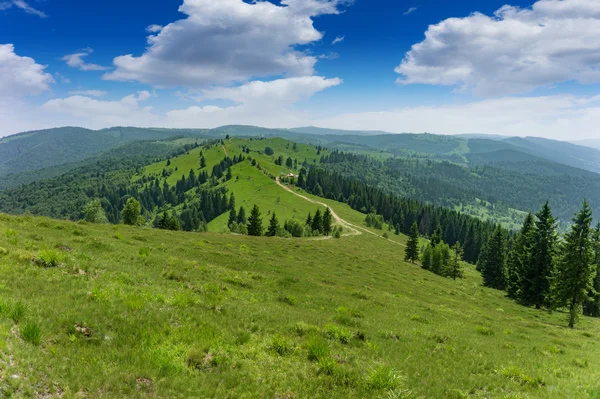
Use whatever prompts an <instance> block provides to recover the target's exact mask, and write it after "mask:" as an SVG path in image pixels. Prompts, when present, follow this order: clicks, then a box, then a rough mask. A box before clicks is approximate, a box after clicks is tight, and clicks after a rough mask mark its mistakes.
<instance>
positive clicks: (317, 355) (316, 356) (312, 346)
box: [306, 340, 329, 362]
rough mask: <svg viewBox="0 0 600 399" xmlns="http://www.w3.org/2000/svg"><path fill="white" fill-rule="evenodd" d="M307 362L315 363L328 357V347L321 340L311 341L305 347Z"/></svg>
mask: <svg viewBox="0 0 600 399" xmlns="http://www.w3.org/2000/svg"><path fill="white" fill-rule="evenodd" d="M306 349H307V350H308V360H310V361H312V362H315V361H318V360H320V359H323V358H326V357H328V356H329V346H328V345H327V343H326V342H323V341H321V340H312V341H310V342H309V343H308V344H307V345H306Z"/></svg>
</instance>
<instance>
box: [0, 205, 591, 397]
mask: <svg viewBox="0 0 600 399" xmlns="http://www.w3.org/2000/svg"><path fill="white" fill-rule="evenodd" d="M0 225H1V230H0V233H1V234H0V247H3V248H5V249H6V250H7V251H8V253H7V254H5V255H0V303H3V304H9V305H12V307H13V308H14V304H15V303H17V302H21V303H23V304H25V305H26V307H27V311H26V316H25V319H24V320H23V321H21V325H24V324H27V322H28V320H36V321H38V323H39V325H40V326H41V328H42V331H43V340H42V344H41V345H40V346H33V345H31V344H29V343H26V342H24V341H23V340H22V339H21V338H20V333H19V327H18V326H15V325H14V323H13V322H12V321H11V320H10V318H9V317H8V316H7V313H9V312H7V311H3V313H2V314H1V315H0V376H2V377H0V396H1V395H4V396H7V397H10V396H11V395H13V396H16V397H24V396H29V395H32V396H34V395H36V394H38V395H39V394H41V393H50V394H52V393H54V394H55V393H56V392H58V391H60V392H63V394H64V396H65V397H74V396H76V393H78V392H79V393H80V394H81V396H86V395H87V396H90V397H98V396H102V397H123V396H128V397H192V396H193V397H220V398H221V397H231V398H233V397H236V398H238V397H240V398H241V397H253V398H254V397H256V398H273V397H287V398H291V397H295V398H314V397H320V398H359V397H379V396H380V395H384V394H385V389H380V388H378V386H379V387H381V385H376V386H372V385H369V384H368V381H369V377H370V375H371V374H372V373H373V370H375V369H377V368H378V367H380V366H382V365H385V366H387V367H390V368H393V369H394V370H396V371H397V372H401V373H402V375H404V376H405V380H404V383H403V385H404V386H405V387H406V388H409V389H411V390H412V391H413V393H414V397H440V398H441V397H486V398H487V397H494V398H499V397H505V396H503V395H508V394H514V395H515V396H511V397H536V398H537V397H540V398H573V397H581V398H583V397H589V396H591V395H592V393H595V394H598V393H599V392H598V391H597V390H596V388H595V387H596V385H597V380H598V377H599V375H598V374H599V372H598V368H599V367H600V356H599V355H600V350H599V348H598V335H599V334H600V326H599V324H598V321H597V320H592V319H588V318H584V319H583V320H582V324H581V326H580V327H579V328H578V329H577V330H574V331H571V330H568V329H566V328H564V324H565V323H564V319H565V316H564V315H563V314H560V313H556V314H554V315H549V314H547V313H544V312H539V311H535V310H532V309H527V308H524V307H521V306H518V305H516V304H513V303H512V302H510V301H508V300H506V299H505V298H504V297H503V295H502V293H500V292H498V291H494V290H488V289H485V288H482V287H481V281H480V278H479V276H478V275H477V273H476V272H474V271H472V270H469V271H468V272H467V278H466V279H464V280H461V281H456V282H455V281H452V280H448V279H444V278H441V277H438V276H435V275H433V274H431V273H428V272H425V271H423V270H421V269H419V268H418V267H416V266H413V265H409V264H406V263H404V262H403V261H402V253H401V251H399V250H398V246H397V245H394V244H392V243H388V242H386V241H385V240H381V239H379V238H377V237H374V236H370V235H366V234H363V235H361V236H353V237H344V238H342V239H339V240H326V241H314V240H304V239H301V240H292V239H289V240H285V239H269V238H250V237H241V236H232V235H218V234H214V233H207V234H195V233H173V232H164V231H156V230H151V229H143V228H130V227H125V226H119V227H118V228H117V227H112V226H93V225H86V224H74V223H70V222H62V221H51V220H49V219H44V218H32V217H25V216H24V217H9V216H4V215H0ZM47 248H50V249H55V248H59V249H55V250H56V251H60V252H61V254H62V256H63V257H64V259H63V263H64V265H62V266H59V267H57V268H48V269H45V268H41V267H39V266H37V265H36V264H34V263H33V262H32V261H31V259H32V258H34V257H35V256H38V255H39V254H40V252H41V251H42V250H44V249H47ZM140 253H141V254H144V253H148V254H149V255H147V256H143V255H140ZM79 270H82V272H80V271H79ZM9 307H10V306H9ZM4 308H6V306H5V305H3V309H4ZM298 323H304V324H300V325H298ZM76 324H77V325H79V326H84V327H85V328H87V329H89V331H91V336H90V337H86V336H84V335H83V334H82V333H80V332H77V331H76V330H75V329H74V326H75V325H76ZM336 329H337V331H346V332H347V333H348V334H350V335H352V334H355V333H356V332H359V331H360V332H362V333H364V335H365V336H366V342H363V341H361V340H359V339H356V338H351V339H350V342H349V343H348V344H342V343H340V342H339V340H335V339H329V338H328V334H327V331H335V330H336ZM86 331H87V330H86ZM310 342H320V343H321V344H322V345H324V346H325V347H326V348H327V351H328V352H329V354H330V358H331V359H333V370H334V371H333V374H332V375H328V374H326V373H324V372H319V365H318V364H317V363H316V362H311V361H309V360H308V358H307V354H308V349H307V348H308V345H309V343H310ZM276 349H279V353H278V351H277V350H276ZM194 362H196V363H197V364H199V368H200V370H197V369H194V368H192V367H190V364H196V363H194ZM9 376H10V377H9ZM13 376H14V377H13ZM536 378H539V379H541V380H542V381H543V384H544V385H542V386H539V385H538V384H536V383H534V382H529V381H531V380H533V379H536ZM82 393H85V394H86V395H84V394H82ZM278 395H279V396H278ZM286 395H287V396H286ZM469 395H471V396H469ZM516 395H519V396H516Z"/></svg>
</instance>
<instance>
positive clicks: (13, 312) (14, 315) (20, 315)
mask: <svg viewBox="0 0 600 399" xmlns="http://www.w3.org/2000/svg"><path fill="white" fill-rule="evenodd" d="M25 314H27V306H26V305H25V304H24V303H23V302H21V301H19V302H17V303H15V304H14V305H13V306H12V307H11V309H10V311H9V317H10V318H11V319H12V321H13V322H15V323H17V324H19V323H20V322H21V320H23V319H24V318H25Z"/></svg>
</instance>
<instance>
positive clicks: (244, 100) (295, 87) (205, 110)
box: [167, 76, 342, 127]
mask: <svg viewBox="0 0 600 399" xmlns="http://www.w3.org/2000/svg"><path fill="white" fill-rule="evenodd" d="M341 83H342V80H341V79H338V78H334V79H326V78H323V77H321V76H303V77H296V78H288V79H278V80H273V81H270V82H262V81H254V82H250V83H247V84H244V85H241V86H238V87H221V88H213V89H210V90H204V91H203V92H202V94H201V95H200V96H199V98H198V100H228V101H231V102H233V103H234V104H235V105H233V106H230V107H217V106H214V105H207V106H204V107H199V106H192V107H189V108H187V109H182V110H174V111H170V112H168V113H167V125H168V126H172V127H184V126H186V127H191V126H204V127H216V126H221V125H227V124H258V125H261V126H266V127H281V126H284V125H285V126H289V125H290V124H291V125H295V124H303V123H304V122H305V121H306V119H305V118H307V117H308V116H307V115H304V114H302V113H301V112H299V111H297V110H296V109H294V108H293V104H295V103H297V102H298V101H300V100H303V99H307V98H310V97H311V96H313V95H314V94H315V93H317V92H319V91H322V90H325V89H327V88H329V87H333V86H337V85H339V84H341Z"/></svg>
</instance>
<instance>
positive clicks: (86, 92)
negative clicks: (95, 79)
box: [69, 90, 108, 97]
mask: <svg viewBox="0 0 600 399" xmlns="http://www.w3.org/2000/svg"><path fill="white" fill-rule="evenodd" d="M69 94H70V95H72V96H89V97H102V96H105V95H106V94H108V93H107V92H105V91H102V90H73V91H70V92H69Z"/></svg>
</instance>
